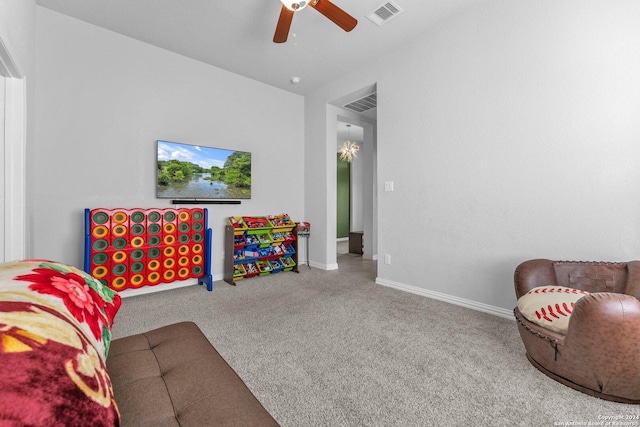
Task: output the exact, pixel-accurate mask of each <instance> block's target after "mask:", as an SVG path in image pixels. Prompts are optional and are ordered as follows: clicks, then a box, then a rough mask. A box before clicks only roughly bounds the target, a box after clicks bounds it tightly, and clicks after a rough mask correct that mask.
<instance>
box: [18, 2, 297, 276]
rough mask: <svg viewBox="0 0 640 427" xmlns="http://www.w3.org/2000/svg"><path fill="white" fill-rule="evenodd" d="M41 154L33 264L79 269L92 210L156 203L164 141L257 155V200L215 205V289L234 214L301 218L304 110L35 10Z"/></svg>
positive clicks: (278, 94)
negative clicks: (87, 212) (86, 215)
mask: <svg viewBox="0 0 640 427" xmlns="http://www.w3.org/2000/svg"><path fill="white" fill-rule="evenodd" d="M36 49H37V58H38V61H37V72H38V81H37V143H36V146H35V149H34V150H33V153H32V154H33V155H32V156H31V157H30V158H29V163H28V173H29V177H30V179H29V183H30V186H29V189H28V191H29V192H30V193H31V195H32V199H33V206H32V209H30V212H29V219H28V220H29V228H30V230H31V232H32V235H33V241H34V243H33V245H32V247H31V250H30V256H34V257H42V258H52V259H55V260H58V261H62V262H67V263H71V264H74V265H77V266H79V267H81V266H82V254H83V211H84V209H85V208H99V207H103V208H118V207H120V208H135V207H140V208H150V207H160V208H163V207H170V201H169V200H161V199H156V198H155V170H156V164H155V158H156V154H155V150H156V140H157V139H166V140H169V141H176V142H185V143H194V144H198V145H209V146H214V147H220V148H229V149H237V150H243V151H250V152H252V165H253V169H252V183H253V188H252V197H253V198H252V199H251V200H250V201H242V204H241V205H208V206H204V207H208V208H209V225H210V227H211V228H213V234H214V238H213V273H214V279H219V278H221V277H222V273H223V271H222V256H223V231H224V226H225V224H226V223H225V221H226V218H227V217H229V216H235V215H266V214H279V213H288V214H290V215H291V216H292V217H293V218H294V219H295V220H301V219H302V218H303V213H304V206H303V194H304V174H303V162H302V159H303V156H304V145H303V143H302V141H303V139H304V124H303V117H304V101H303V98H302V97H301V96H299V95H294V94H291V93H289V92H285V91H282V90H279V89H276V88H274V87H271V86H267V85H264V84H261V83H258V82H255V81H253V80H249V79H246V78H244V77H240V76H238V75H235V74H232V73H229V72H226V71H223V70H220V69H217V68H215V67H212V66H209V65H206V64H203V63H200V62H197V61H194V60H191V59H188V58H185V57H182V56H179V55H176V54H174V53H171V52H168V51H165V50H162V49H158V48H155V47H153V46H150V45H147V44H145V43H142V42H138V41H135V40H133V39H130V38H127V37H124V36H121V35H118V34H115V33H113V32H109V31H106V30H103V29H101V28H98V27H95V26H92V25H89V24H86V23H83V22H81V21H78V20H75V19H73V18H69V17H66V16H64V15H61V14H58V13H56V12H53V11H51V10H49V9H45V8H42V7H38V8H37V48H36Z"/></svg>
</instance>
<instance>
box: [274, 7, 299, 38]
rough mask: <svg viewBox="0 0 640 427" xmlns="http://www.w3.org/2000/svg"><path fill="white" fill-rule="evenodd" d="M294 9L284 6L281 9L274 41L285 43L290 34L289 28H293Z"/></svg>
mask: <svg viewBox="0 0 640 427" xmlns="http://www.w3.org/2000/svg"><path fill="white" fill-rule="evenodd" d="M293 14H294V12H293V10H289V9H287V8H286V7H284V6H282V10H281V11H280V17H279V18H278V25H276V33H275V34H274V35H273V42H274V43H284V42H286V41H287V37H288V36H289V28H291V21H293Z"/></svg>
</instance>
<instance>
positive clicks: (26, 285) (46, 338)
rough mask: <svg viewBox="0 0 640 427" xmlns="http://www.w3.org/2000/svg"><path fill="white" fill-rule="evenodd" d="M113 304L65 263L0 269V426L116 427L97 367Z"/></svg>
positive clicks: (106, 383) (114, 298) (113, 297)
mask: <svg viewBox="0 0 640 427" xmlns="http://www.w3.org/2000/svg"><path fill="white" fill-rule="evenodd" d="M120 303H121V300H120V297H119V296H118V295H117V293H116V292H114V291H113V290H111V289H109V288H108V287H106V286H104V285H102V283H100V282H99V281H97V280H96V279H94V278H93V277H91V276H89V275H88V274H86V273H84V272H83V271H81V270H78V269H76V268H74V267H71V266H68V265H64V264H60V263H56V262H51V261H42V260H28V261H20V262H11V263H5V264H0V402H1V403H0V425H3V426H4V425H7V426H13V425H15V426H25V425H30V426H89V425H90V426H117V425H119V422H120V420H119V414H118V409H117V407H116V404H115V401H114V399H113V390H112V387H111V381H110V379H109V375H108V373H107V370H106V363H105V361H106V358H107V353H108V350H109V343H110V341H111V326H112V324H113V319H114V317H115V315H116V312H117V311H118V308H119V307H120Z"/></svg>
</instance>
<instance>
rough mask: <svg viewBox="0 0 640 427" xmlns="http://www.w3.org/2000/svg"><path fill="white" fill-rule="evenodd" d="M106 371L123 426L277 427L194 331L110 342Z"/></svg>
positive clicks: (184, 328)
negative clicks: (229, 426)
mask: <svg viewBox="0 0 640 427" xmlns="http://www.w3.org/2000/svg"><path fill="white" fill-rule="evenodd" d="M107 368H108V371H109V375H110V377H111V382H112V385H113V389H114V393H115V400H116V403H117V405H118V409H119V411H120V415H121V419H122V425H123V426H136V427H140V426H154V427H160V426H198V427H202V426H213V425H215V426H223V425H234V426H277V425H278V423H277V422H276V421H275V420H274V419H273V417H272V416H271V415H270V414H269V413H268V412H267V411H266V409H265V408H264V407H263V406H262V404H261V403H260V402H259V401H258V400H257V399H256V397H255V396H254V395H253V393H251V391H250V390H249V389H248V388H247V386H246V385H245V384H244V382H243V381H242V380H241V379H240V377H239V376H238V375H237V374H236V373H235V371H234V370H233V369H232V368H231V367H230V366H229V365H228V364H227V362H226V361H225V360H224V359H223V358H222V356H220V354H219V353H218V352H217V351H216V350H215V348H214V347H213V346H212V345H211V343H210V342H209V341H208V340H207V338H206V337H205V336H204V334H203V333H202V332H201V331H200V329H199V328H198V326H196V324H195V323H192V322H182V323H176V324H173V325H169V326H165V327H162V328H159V329H156V330H153V331H150V332H146V333H144V334H138V335H133V336H129V337H124V338H119V339H116V340H113V341H112V342H111V349H110V350H109V357H108V359H107Z"/></svg>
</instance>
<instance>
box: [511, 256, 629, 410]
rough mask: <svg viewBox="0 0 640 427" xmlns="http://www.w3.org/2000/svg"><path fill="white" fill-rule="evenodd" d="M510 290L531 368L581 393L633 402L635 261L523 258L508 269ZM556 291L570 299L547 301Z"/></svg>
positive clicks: (552, 298)
mask: <svg viewBox="0 0 640 427" xmlns="http://www.w3.org/2000/svg"><path fill="white" fill-rule="evenodd" d="M514 285H515V292H516V297H517V298H518V305H517V307H516V308H515V309H514V315H515V318H516V322H517V325H518V331H519V333H520V337H521V338H522V341H523V343H524V346H525V349H526V356H527V358H528V359H529V361H530V362H531V364H532V365H533V366H535V367H536V368H537V369H539V370H540V371H541V372H543V373H544V374H546V375H547V376H549V377H551V378H553V379H554V380H556V381H558V382H560V383H562V384H564V385H567V386H569V387H571V388H573V389H576V390H579V391H581V392H583V393H586V394H589V395H592V396H596V397H599V398H602V399H606V400H612V401H616V402H624V403H635V404H638V403H640V301H639V300H638V298H639V297H640V261H631V262H626V263H608V262H572V261H551V260H547V259H536V260H529V261H525V262H523V263H522V264H520V265H519V266H518V267H517V268H516V270H515V274H514ZM541 287H546V288H541ZM536 288H537V289H536ZM542 294H545V295H542ZM560 294H572V295H574V297H573V298H574V301H573V302H566V301H565V303H564V305H563V303H561V302H560V303H555V302H553V301H554V299H556V298H560ZM541 301H544V302H541ZM533 307H539V308H538V309H533ZM536 314H537V315H536ZM545 317H546V318H547V319H548V321H547V320H545V319H544V318H545ZM563 320H564V321H565V322H566V321H567V320H568V322H566V323H565V324H564V325H562V324H560V326H558V327H555V328H554V327H552V326H551V324H553V323H556V324H557V322H556V321H563ZM554 329H555V330H554Z"/></svg>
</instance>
